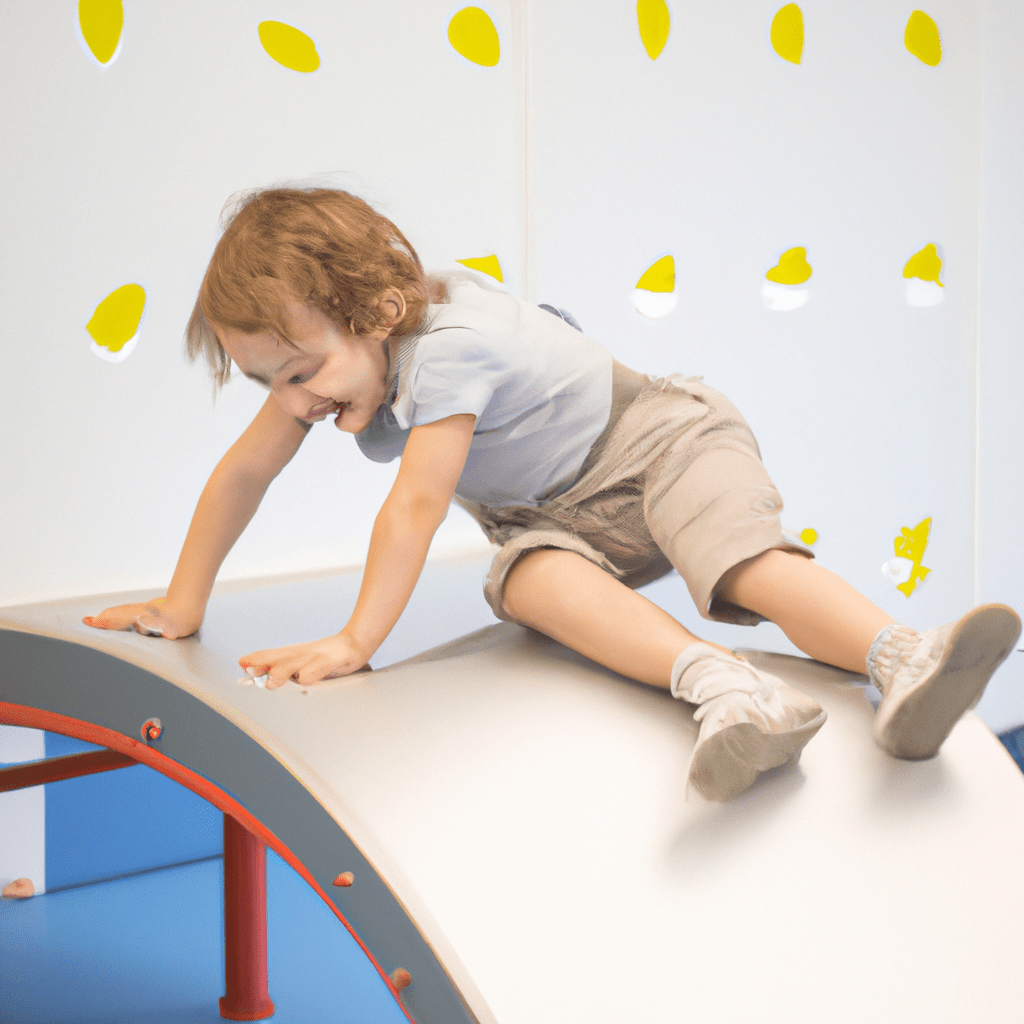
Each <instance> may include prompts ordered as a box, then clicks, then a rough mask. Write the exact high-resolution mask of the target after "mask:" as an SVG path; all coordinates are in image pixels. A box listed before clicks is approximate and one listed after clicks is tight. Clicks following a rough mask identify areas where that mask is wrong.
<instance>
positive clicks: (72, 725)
mask: <svg viewBox="0 0 1024 1024" xmlns="http://www.w3.org/2000/svg"><path fill="white" fill-rule="evenodd" d="M0 723H2V724H5V725H17V726H22V727H24V728H28V729H44V730H46V731H47V732H55V733H60V734H61V735H64V736H73V737H74V738H75V739H80V740H85V742H87V743H95V744H96V745H97V746H101V747H106V748H107V751H108V752H114V751H116V752H117V753H119V754H122V755H126V756H127V757H128V758H130V759H131V760H133V761H136V762H139V763H141V764H145V765H148V766H149V767H150V768H153V769H155V770H156V771H158V772H160V773H161V774H163V775H166V776H167V777H168V778H169V779H173V780H174V781H175V782H177V783H179V784H180V785H182V786H185V787H186V788H187V789H190V790H192V792H193V793H197V794H198V795H199V796H201V797H202V798H203V799H204V800H206V801H207V802H208V803H211V804H213V806H214V807H216V808H217V809H218V810H219V811H222V812H223V813H224V828H225V849H224V855H225V859H224V866H225V901H224V902H225V924H226V934H225V962H226V966H225V974H226V976H227V977H226V981H227V985H226V988H227V989H228V991H227V994H226V995H225V996H224V997H223V999H222V1000H221V1015H222V1016H225V1017H228V1019H231V1020H259V1019H262V1018H263V1017H267V1016H269V1015H270V1014H271V1013H273V1003H272V1002H270V999H269V995H268V994H267V988H268V986H267V980H266V886H265V881H266V874H265V871H266V860H265V858H266V849H265V848H266V847H270V849H272V850H273V851H274V852H275V853H276V854H277V855H278V856H279V857H281V859H282V860H284V861H285V862H286V863H287V864H289V865H290V866H291V867H292V868H293V869H294V870H295V871H297V872H298V873H299V874H300V875H301V876H302V878H303V879H304V880H305V881H306V883H307V884H308V885H309V886H311V887H312V889H313V890H314V892H316V894H317V895H318V896H319V897H320V898H321V899H322V900H323V901H324V903H326V904H327V906H328V907H330V908H331V912H332V913H333V914H334V915H335V917H337V918H338V920H339V921H340V922H341V923H342V924H343V925H344V926H345V928H346V929H347V930H348V932H349V934H350V935H351V936H352V938H353V939H355V941H356V942H357V943H358V944H359V948H360V949H361V950H362V951H363V953H364V954H365V955H366V958H367V959H368V960H369V961H370V963H372V964H373V966H374V968H376V970H377V973H378V974H379V975H380V976H381V978H382V979H383V981H384V983H385V984H386V985H387V987H388V990H389V991H390V992H391V994H392V995H393V996H394V999H395V1002H396V1003H397V1004H398V1005H399V1006H400V1007H401V1009H402V1013H403V1014H404V1015H405V1017H406V1019H407V1020H408V1021H410V1024H415V1021H413V1018H412V1017H410V1016H409V1013H408V1011H407V1010H406V1008H405V1006H404V1004H403V1003H402V1000H401V999H400V998H399V995H398V990H397V989H396V987H395V985H394V983H393V982H392V980H391V978H390V977H389V976H388V975H387V974H385V972H384V969H383V968H382V967H381V965H380V964H379V963H377V961H376V959H375V958H374V956H373V954H372V953H371V952H370V951H369V950H368V949H367V948H366V946H365V945H364V944H363V942H362V940H361V939H360V938H359V936H358V935H357V934H356V932H355V931H354V929H353V928H352V926H351V925H350V924H349V923H348V921H346V920H345V918H344V916H343V915H342V914H341V912H340V911H339V910H338V908H337V907H336V906H335V905H334V904H333V903H332V902H331V900H330V899H329V898H328V896H327V894H326V893H325V892H324V890H323V889H322V888H321V887H320V885H319V884H318V883H317V881H316V879H315V878H314V877H313V876H312V875H311V874H310V873H309V870H308V869H307V868H306V867H305V865H303V863H302V862H301V861H300V860H299V858H298V857H296V856H295V854H294V853H292V851H291V850H290V849H289V848H288V847H287V846H286V845H285V844H284V843H283V842H282V841H281V839H279V838H278V837H277V836H276V835H275V834H274V833H273V832H271V831H270V830H269V829H268V828H267V827H266V826H265V825H264V824H263V823H262V822H261V821H260V820H259V819H258V818H256V817H255V816H254V815H253V814H252V813H251V812H249V811H248V810H246V809H245V808H244V807H243V806H242V805H241V804H240V803H239V802H238V801H237V800H235V799H234V798H233V797H231V796H229V795H228V794H227V793H225V792H224V790H222V789H221V788H220V787H219V786H217V785H216V784H214V783H213V782H211V781H210V780H209V779H206V778H203V776H201V775H199V774H198V773H197V772H194V771H192V769H191V768H186V767H185V765H183V764H180V763H179V762H178V761H175V760H173V758H170V757H167V755H166V754H162V753H160V752H159V751H158V750H155V749H154V748H153V747H151V746H148V745H147V744H146V743H143V742H142V741H141V740H136V739H132V738H131V737H129V736H125V735H123V734H122V733H119V732H116V731H114V730H113V729H107V728H106V727H105V726H102V725H95V724H93V723H92V722H83V721H82V720H81V719H77V718H70V717H68V716H67V715H60V714H57V713H56V712H54V711H44V710H42V709H40V708H30V707H26V706H25V705H23V704H11V703H7V702H5V701H0ZM96 753H102V752H99V751H97V752H96ZM71 756H81V755H71ZM59 760H62V759H61V758H53V759H52V761H51V763H52V762H55V761H59ZM37 763H40V764H45V763H46V762H37ZM18 767H27V766H18ZM111 767H116V766H115V765H111ZM96 770H97V771H103V770H105V769H103V768H99V769H96ZM61 777H62V778H63V777H70V776H61ZM229 819H230V820H231V821H232V825H233V826H235V827H236V828H237V832H238V833H242V832H245V833H248V836H249V838H248V839H247V840H245V839H238V836H237V834H236V833H235V832H234V831H233V833H232V834H233V839H232V844H237V845H238V846H239V847H240V852H241V859H242V861H243V863H248V864H249V866H250V869H251V867H252V864H253V860H254V857H253V851H254V849H256V848H258V850H259V854H258V858H256V859H259V860H260V861H261V862H262V864H263V874H262V878H263V885H262V888H261V892H262V901H263V902H262V907H263V911H262V920H263V939H262V948H263V966H262V986H261V985H260V982H259V980H258V979H257V980H256V981H255V982H254V981H252V980H251V979H250V980H249V981H244V982H240V987H239V988H238V989H236V991H235V993H234V994H233V992H232V989H231V987H230V986H231V980H230V979H231V977H232V975H231V973H230V972H231V971H232V970H236V971H238V972H239V973H238V975H236V977H237V978H242V977H243V976H244V975H245V974H246V971H247V965H246V964H244V963H242V962H240V961H239V960H238V959H237V957H236V959H235V963H234V965H233V966H228V965H227V958H228V956H229V955H231V952H230V947H229V946H228V935H227V928H230V927H233V926H232V925H228V924H227V915H228V903H229V900H228V896H227V889H228V884H229V883H228V879H227V870H228V857H229V854H228V845H229V844H228V841H227V832H228V829H229V825H228V821H229ZM236 852H239V851H236ZM256 873H257V875H258V874H259V870H258V869H257V872H256ZM238 891H239V892H241V894H242V895H241V903H242V904H245V902H246V897H247V893H246V891H245V889H244V887H243V888H241V889H239V890H238ZM235 902H236V903H237V902H238V901H237V900H236V901H235ZM233 913H237V907H236V910H235V911H233ZM244 918H245V911H244V910H243V911H242V918H241V919H244ZM257 946H258V942H257ZM239 949H241V950H246V949H253V946H252V944H251V943H250V944H249V945H248V946H247V945H246V941H245V940H243V941H242V942H241V944H236V946H235V950H236V951H237V950H239ZM257 966H258V964H257ZM249 973H250V974H252V973H254V972H249ZM243 991H244V992H245V993H251V992H254V991H255V992H256V993H257V1000H256V1004H255V1005H254V1006H252V1007H251V1011H252V1015H250V1016H233V1015H232V1016H229V1015H228V1014H227V1013H224V1007H225V1001H227V1005H228V1007H229V1009H231V1010H232V1013H235V1012H242V1005H241V1004H242V999H243V995H242V993H243ZM260 993H262V996H260ZM264 997H265V998H266V1003H267V1004H269V1006H270V1009H269V1010H267V1012H260V1007H261V1006H262V1009H263V1010H265V1009H266V1005H265V1004H261V1003H260V1002H259V999H260V998H264ZM236 1003H237V1006H236ZM246 1012H250V1011H246Z"/></svg>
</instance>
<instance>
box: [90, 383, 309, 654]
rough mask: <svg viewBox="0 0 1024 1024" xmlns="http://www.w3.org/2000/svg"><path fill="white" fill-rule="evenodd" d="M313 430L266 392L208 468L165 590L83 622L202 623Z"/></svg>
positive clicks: (154, 626)
mask: <svg viewBox="0 0 1024 1024" xmlns="http://www.w3.org/2000/svg"><path fill="white" fill-rule="evenodd" d="M308 430H309V424H306V423H301V422H300V421H298V420H296V419H295V418H294V417H292V416H289V415H288V414H287V413H286V412H285V411H284V410H283V409H282V408H281V406H280V405H279V404H278V402H277V400H276V399H275V398H274V397H273V396H272V395H271V396H268V397H267V400H266V402H264V404H263V408H262V409H260V411H259V412H258V413H257V414H256V417H255V418H254V419H253V421H252V423H251V424H250V425H249V426H248V428H247V429H246V431H245V433H243V434H242V436H241V437H240V438H239V439H238V440H237V441H236V442H235V443H234V444H233V445H232V446H231V448H230V449H229V451H228V453H227V454H226V455H225V456H224V458H222V459H221V460H220V462H219V463H218V464H217V466H216V468H215V469H214V471H213V472H212V473H211V474H210V479H209V480H208V481H207V484H206V487H204V488H203V493H202V495H201V496H200V498H199V502H198V504H197V505H196V511H195V514H194V515H193V516H192V525H191V526H190V527H189V530H188V534H187V536H186V537H185V543H184V545H183V546H182V549H181V555H180V556H179V558H178V565H177V567H176V568H175V570H174V576H173V577H172V579H171V584H170V586H169V587H168V589H167V596H166V597H158V598H156V599H155V600H153V601H150V602H147V603H143V604H123V605H118V606H117V607H115V608H108V609H106V611H104V612H102V613H101V614H100V615H98V616H95V617H93V616H86V617H85V618H84V619H83V620H82V621H83V622H84V623H85V624H86V625H87V626H95V627H97V628H99V629H131V628H132V627H133V626H134V627H135V628H137V629H138V630H139V632H147V631H152V632H160V633H162V634H163V635H164V636H165V637H167V638H169V639H172V640H173V639H176V638H178V637H183V636H188V635H190V634H191V633H194V632H195V631H196V630H197V629H198V628H199V626H200V624H201V623H202V621H203V616H204V615H205V613H206V604H207V601H209V599H210V591H211V590H212V589H213V582H214V580H215V579H216V576H217V571H218V570H219V569H220V566H221V563H222V562H223V561H224V559H225V558H226V557H227V554H228V552H229V551H230V550H231V548H232V547H233V546H234V543H235V541H236V540H238V538H239V537H240V536H241V534H242V531H243V530H244V529H245V528H246V526H248V524H249V521H250V520H251V519H252V517H253V515H254V514H255V512H256V509H257V508H259V504H260V502H261V501H262V500H263V495H264V494H265V493H266V491H267V488H268V487H269V486H270V483H271V481H272V480H273V479H274V477H275V476H277V474H278V473H280V471H281V470H282V469H283V468H284V467H285V466H286V465H287V464H288V462H289V461H290V459H291V458H292V456H293V455H294V454H295V453H296V452H297V451H298V449H299V445H301V444H302V441H303V440H304V438H305V436H306V433H307V431H308ZM140 616H141V619H140ZM136 623H138V625H136Z"/></svg>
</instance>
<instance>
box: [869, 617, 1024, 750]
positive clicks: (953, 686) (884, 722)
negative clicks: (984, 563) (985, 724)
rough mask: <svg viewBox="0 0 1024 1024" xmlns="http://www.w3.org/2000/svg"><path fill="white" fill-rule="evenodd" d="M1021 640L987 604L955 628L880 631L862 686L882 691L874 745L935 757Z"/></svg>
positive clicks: (1014, 623) (1016, 625) (1013, 621)
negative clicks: (867, 684) (866, 684)
mask: <svg viewBox="0 0 1024 1024" xmlns="http://www.w3.org/2000/svg"><path fill="white" fill-rule="evenodd" d="M1019 636H1020V618H1019V617H1018V615H1017V613H1016V612H1015V611H1014V610H1013V609H1012V608H1008V607H1007V606H1006V605H1004V604H986V605H982V606H981V607H980V608H975V609H974V611H972V612H968V613H967V614H966V615H965V616H964V617H963V618H962V619H960V620H959V621H958V622H951V623H948V624H947V625H945V626H936V627H935V628H934V629H929V630H928V631H927V632H924V633H917V632H915V631H914V630H912V629H910V627H908V626H900V625H898V624H893V625H891V626H886V627H885V629H883V630H882V631H881V632H880V633H879V634H878V636H876V637H875V640H874V642H873V643H872V645H871V650H870V651H869V652H868V657H867V669H868V678H869V679H870V680H871V682H872V683H874V684H875V686H877V687H878V689H879V690H880V691H881V694H882V702H881V704H879V706H878V712H877V714H876V715H875V724H874V736H875V742H876V743H877V744H878V745H879V746H880V747H881V748H882V749H883V750H885V751H887V752H888V753H890V754H892V756H893V757H901V758H905V759H907V760H912V761H916V760H922V759H924V758H927V757H934V756H935V755H936V754H937V753H938V751H939V747H941V746H942V744H943V742H944V741H945V739H946V737H947V736H948V735H949V734H950V732H951V731H952V729H953V726H954V725H956V723H957V722H958V721H959V720H960V718H961V716H962V715H963V714H964V712H965V711H968V710H970V709H971V708H973V707H974V706H975V705H976V704H977V703H978V701H979V700H981V695H982V693H984V691H985V687H986V686H987V685H988V681H989V679H991V678H992V673H993V672H995V670H996V669H997V668H998V667H999V666H1000V665H1001V664H1002V663H1003V661H1005V660H1006V658H1007V657H1008V655H1009V654H1010V652H1011V651H1012V650H1013V646H1014V644H1015V643H1016V642H1017V638H1018V637H1019Z"/></svg>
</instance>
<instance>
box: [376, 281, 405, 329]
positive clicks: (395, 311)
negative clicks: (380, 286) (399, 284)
mask: <svg viewBox="0 0 1024 1024" xmlns="http://www.w3.org/2000/svg"><path fill="white" fill-rule="evenodd" d="M377 308H378V309H379V310H380V311H381V312H382V313H383V314H384V317H385V320H386V322H387V326H388V327H394V326H395V324H398V323H401V321H402V319H403V317H404V316H405V296H404V295H403V294H402V293H401V292H400V291H398V289H397V288H390V289H389V290H388V291H386V292H382V293H381V295H380V296H379V298H378V299H377Z"/></svg>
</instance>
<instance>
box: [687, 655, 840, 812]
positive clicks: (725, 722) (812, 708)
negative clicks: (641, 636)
mask: <svg viewBox="0 0 1024 1024" xmlns="http://www.w3.org/2000/svg"><path fill="white" fill-rule="evenodd" d="M671 690H672V695H673V696H674V697H677V698H679V699H680V700H685V701H689V702H690V703H691V704H699V705H700V707H699V708H698V709H697V710H696V712H694V716H693V717H694V719H695V720H696V721H698V722H700V733H699V734H698V736H697V745H696V747H695V748H694V751H693V759H692V761H691V762H690V772H689V781H690V784H691V785H692V786H693V787H694V788H695V789H697V791H698V792H700V793H701V794H702V795H703V796H705V797H706V798H707V799H709V800H730V799H731V798H732V797H734V796H738V795H739V794H740V793H742V792H743V791H744V790H745V789H747V788H749V787H750V786H751V785H752V784H753V783H754V781H755V780H756V779H757V777H758V775H760V774H761V773H762V772H766V771H768V769H770V768H777V767H778V766H779V765H782V764H785V763H786V762H787V761H791V760H793V759H794V758H797V757H799V754H800V751H801V750H802V749H803V748H804V746H805V745H806V744H807V742H808V741H809V740H810V739H811V737H812V736H814V734H815V733H816V732H817V731H818V730H819V729H820V728H821V727H822V726H823V725H824V724H825V719H826V717H827V715H826V714H825V712H824V711H823V710H822V708H821V705H820V704H818V702H817V701H816V700H813V699H812V698H811V697H808V696H807V695H806V694H803V693H801V692H800V691H799V690H794V689H793V688H792V687H791V686H787V685H786V684H785V683H784V682H783V681H782V680H781V679H779V678H778V677H776V676H773V675H770V674H769V673H767V672H760V671H758V670H757V669H756V668H754V666H753V665H751V664H750V662H749V661H747V660H746V659H744V658H739V657H737V656H733V655H729V654H726V653H725V652H724V651H720V650H719V649H718V648H717V647H712V646H710V644H704V643H694V644H690V645H689V646H688V647H686V648H684V650H683V652H682V654H680V655H679V657H678V658H677V659H676V661H675V664H674V665H673V667H672V685H671Z"/></svg>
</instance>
